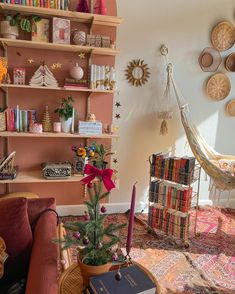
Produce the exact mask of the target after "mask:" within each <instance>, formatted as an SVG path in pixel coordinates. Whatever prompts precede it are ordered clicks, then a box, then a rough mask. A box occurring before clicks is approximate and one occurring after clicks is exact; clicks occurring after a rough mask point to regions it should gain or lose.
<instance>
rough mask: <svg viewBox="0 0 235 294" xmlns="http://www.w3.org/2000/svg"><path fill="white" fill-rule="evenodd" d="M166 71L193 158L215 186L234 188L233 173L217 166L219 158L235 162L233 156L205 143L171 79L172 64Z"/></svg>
mask: <svg viewBox="0 0 235 294" xmlns="http://www.w3.org/2000/svg"><path fill="white" fill-rule="evenodd" d="M167 72H168V73H169V75H170V79H171V82H172V85H173V89H174V92H175V96H176V100H177V103H178V106H179V110H180V115H181V122H182V124H183V127H184V130H185V133H186V136H187V139H188V142H189V145H190V147H191V150H192V152H193V154H194V156H195V158H196V159H197V161H198V162H199V164H200V165H201V167H202V168H203V169H204V171H205V172H206V173H207V174H208V175H209V176H210V177H211V178H212V180H213V181H214V183H213V184H214V186H215V187H216V188H218V189H221V190H232V189H235V176H234V174H233V173H231V172H229V171H226V170H224V169H221V168H220V166H219V161H220V160H227V161H234V162H235V156H232V155H223V154H219V153H218V152H216V151H215V150H214V149H213V148H212V147H210V146H209V145H208V144H207V143H206V141H205V140H204V138H202V136H201V135H200V133H199V132H198V130H197V128H196V126H195V125H194V123H193V121H192V119H191V114H190V110H189V107H188V104H186V103H184V101H183V98H182V97H180V95H179V91H178V90H177V87H176V84H175V81H174V79H173V74H172V64H168V66H167Z"/></svg>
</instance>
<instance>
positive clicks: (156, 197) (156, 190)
mask: <svg viewBox="0 0 235 294" xmlns="http://www.w3.org/2000/svg"><path fill="white" fill-rule="evenodd" d="M191 199H192V188H191V187H190V188H189V187H188V186H181V185H178V184H175V183H171V182H166V181H164V180H154V181H152V182H151V183H150V188H149V201H150V202H154V203H158V204H160V205H162V206H163V207H165V208H172V209H176V210H179V211H182V212H188V210H189V209H190V206H191Z"/></svg>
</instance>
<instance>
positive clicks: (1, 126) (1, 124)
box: [0, 112, 6, 132]
mask: <svg viewBox="0 0 235 294" xmlns="http://www.w3.org/2000/svg"><path fill="white" fill-rule="evenodd" d="M4 131H6V114H5V112H0V132H4Z"/></svg>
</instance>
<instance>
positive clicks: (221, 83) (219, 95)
mask: <svg viewBox="0 0 235 294" xmlns="http://www.w3.org/2000/svg"><path fill="white" fill-rule="evenodd" d="M230 91H231V82H230V79H229V78H228V77H227V76H226V75H225V74H222V73H219V74H215V75H213V76H212V77H210V79H209V80H208V82H207V85H206V93H207V96H208V97H209V98H211V99H212V100H215V101H220V100H223V99H225V98H226V97H227V96H228V95H229V93H230Z"/></svg>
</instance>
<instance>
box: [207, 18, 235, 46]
mask: <svg viewBox="0 0 235 294" xmlns="http://www.w3.org/2000/svg"><path fill="white" fill-rule="evenodd" d="M211 42H212V44H213V47H214V48H215V49H217V50H219V51H225V50H228V49H229V48H232V47H233V45H234V43H235V28H234V26H233V24H232V23H231V22H229V21H222V22H219V23H218V24H217V25H216V26H215V27H214V28H213V30H212V33H211Z"/></svg>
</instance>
